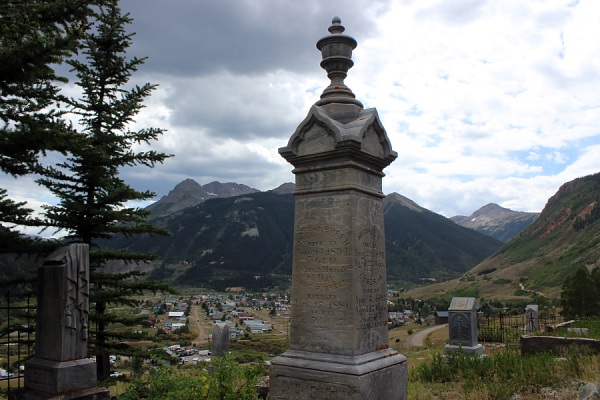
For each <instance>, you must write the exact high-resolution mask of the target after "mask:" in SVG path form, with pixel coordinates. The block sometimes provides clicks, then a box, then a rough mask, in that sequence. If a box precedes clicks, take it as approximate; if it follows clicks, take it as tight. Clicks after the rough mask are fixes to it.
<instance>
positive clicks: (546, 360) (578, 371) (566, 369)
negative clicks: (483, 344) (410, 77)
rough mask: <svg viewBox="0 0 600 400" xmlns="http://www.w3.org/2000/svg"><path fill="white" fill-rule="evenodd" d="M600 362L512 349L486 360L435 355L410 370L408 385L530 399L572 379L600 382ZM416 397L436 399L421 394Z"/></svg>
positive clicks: (456, 395)
mask: <svg viewBox="0 0 600 400" xmlns="http://www.w3.org/2000/svg"><path fill="white" fill-rule="evenodd" d="M598 363H599V361H598V357H597V356H595V355H585V354H580V353H571V354H567V355H566V357H564V358H562V359H557V358H555V357H553V356H552V355H550V354H546V353H540V354H535V355H531V356H521V355H520V353H519V351H518V350H510V349H505V350H501V351H497V352H495V353H492V354H490V355H488V356H486V357H474V356H472V355H469V354H464V353H458V352H457V353H454V354H452V355H450V356H448V357H447V358H446V357H444V356H442V355H441V354H439V353H434V354H433V356H432V357H431V358H430V359H429V360H427V361H425V362H423V363H421V364H420V365H419V366H417V367H416V368H414V369H412V370H411V371H410V374H409V379H410V383H409V386H410V385H412V384H415V385H417V386H420V387H421V392H422V393H423V392H424V390H423V388H424V387H425V386H427V385H430V387H431V389H432V390H433V391H435V387H436V386H435V385H437V384H440V383H443V384H447V391H448V390H453V391H455V393H454V394H453V397H454V398H477V399H509V398H511V396H513V395H514V394H515V393H519V394H520V395H521V396H525V397H526V398H527V397H528V396H532V395H535V394H537V393H539V390H540V389H541V388H543V387H552V388H561V387H568V385H569V384H570V383H571V382H572V381H573V380H578V379H583V380H586V379H592V380H593V379H597V377H598ZM450 388H451V389H450ZM446 394H448V392H446ZM415 398H437V397H431V396H430V397H427V396H425V395H423V394H422V395H421V396H416V397H415ZM444 398H446V397H444ZM447 398H450V397H447ZM532 398H537V397H532Z"/></svg>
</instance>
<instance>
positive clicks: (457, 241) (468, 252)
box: [106, 180, 502, 290]
mask: <svg viewBox="0 0 600 400" xmlns="http://www.w3.org/2000/svg"><path fill="white" fill-rule="evenodd" d="M233 187H237V188H239V187H243V188H248V187H247V186H245V185H237V186H233ZM204 188H206V186H204ZM293 189H294V185H293V184H290V183H286V184H283V185H281V186H280V187H278V188H276V189H273V190H270V191H266V192H258V191H257V192H256V193H245V194H241V195H238V196H229V197H221V198H211V200H210V201H201V202H200V203H197V201H198V196H199V194H198V193H200V194H203V191H201V190H200V185H198V184H197V183H196V182H194V181H192V180H186V181H184V182H182V183H181V184H179V185H177V187H176V188H175V189H173V190H172V191H171V192H170V193H169V195H168V196H166V199H165V198H163V199H161V202H162V203H161V204H162V207H164V210H167V211H168V210H169V208H168V207H169V206H172V205H174V204H175V205H177V206H179V208H175V207H174V208H172V209H175V210H177V211H175V212H171V213H169V212H164V213H163V214H162V216H159V217H157V218H155V219H154V220H153V221H152V222H153V223H155V224H157V225H159V226H161V227H163V228H166V229H168V230H169V231H171V232H172V234H173V235H172V236H170V237H162V236H150V235H144V236H140V237H132V238H124V237H120V238H115V239H113V241H111V242H110V243H106V245H108V246H111V247H116V248H122V247H125V248H128V249H130V250H132V251H147V250H148V249H151V250H152V251H153V252H155V253H156V254H157V255H159V256H160V257H161V260H160V261H158V262H156V263H154V264H153V265H151V266H148V267H149V268H148V269H147V271H148V272H149V273H150V275H149V276H150V278H154V279H168V280H170V281H172V282H173V283H174V284H176V285H178V286H194V287H201V286H202V287H210V288H214V289H217V290H224V289H225V288H227V287H237V286H242V287H245V288H247V289H259V288H264V287H268V286H284V287H285V286H286V285H289V283H290V278H291V270H292V252H293V236H294V203H295V199H294V196H292V195H291V194H290V193H291V192H292V191H293ZM212 193H214V192H212ZM228 193H229V192H227V193H225V194H228ZM221 194H223V193H221ZM204 196H205V197H206V195H204ZM195 202H196V203H197V204H196V205H193V204H195ZM183 204H185V205H188V206H187V207H185V208H183ZM159 205H160V204H159ZM190 205H193V206H190ZM383 207H384V219H385V235H386V251H387V265H388V276H389V277H390V278H391V280H389V281H388V282H396V283H398V284H400V285H404V284H406V283H407V282H415V281H419V280H420V279H423V278H426V279H433V280H436V279H437V280H443V279H449V278H451V277H455V276H457V275H459V274H462V273H463V272H465V271H467V270H469V269H470V268H472V267H473V266H475V265H476V264H477V263H479V262H480V261H481V260H482V259H484V258H485V257H487V256H489V255H490V254H492V253H493V252H494V251H496V250H497V249H498V248H499V247H500V246H501V245H502V243H501V242H499V241H497V240H495V239H493V238H490V237H489V236H486V235H483V234H481V233H478V232H475V231H473V230H471V229H467V228H463V227H461V226H459V225H457V224H455V223H453V222H452V221H450V220H449V219H448V218H445V217H443V216H441V215H439V214H436V213H434V212H431V211H429V210H427V209H425V208H423V207H420V206H419V205H418V204H416V203H415V202H413V201H412V200H410V199H408V198H406V197H404V196H402V195H400V194H398V193H392V194H390V195H389V196H387V197H385V198H384V206H383ZM114 267H115V268H116V269H117V270H118V269H119V268H130V267H129V266H119V265H114Z"/></svg>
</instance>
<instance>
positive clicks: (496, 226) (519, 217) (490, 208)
mask: <svg viewBox="0 0 600 400" xmlns="http://www.w3.org/2000/svg"><path fill="white" fill-rule="evenodd" d="M538 216H539V213H528V212H522V211H513V210H511V209H508V208H504V207H501V206H499V205H498V204H495V203H489V204H486V205H485V206H483V207H481V208H480V209H478V210H477V211H475V212H474V213H473V214H471V215H470V216H464V215H457V216H455V217H452V218H450V219H451V220H452V221H454V222H455V223H457V224H458V225H461V226H464V227H465V228H470V229H474V230H476V231H478V232H481V233H484V234H486V235H489V236H492V237H494V238H496V239H498V240H502V241H503V242H508V241H509V240H510V239H512V238H513V237H514V236H516V235H517V234H519V233H520V232H521V231H523V229H525V228H526V227H527V226H529V225H530V224H531V223H532V222H533V221H535V220H536V219H537V217H538Z"/></svg>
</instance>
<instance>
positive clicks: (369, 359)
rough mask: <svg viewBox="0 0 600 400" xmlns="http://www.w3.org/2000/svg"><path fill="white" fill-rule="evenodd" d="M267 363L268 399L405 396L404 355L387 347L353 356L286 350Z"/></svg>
mask: <svg viewBox="0 0 600 400" xmlns="http://www.w3.org/2000/svg"><path fill="white" fill-rule="evenodd" d="M271 363H272V365H273V366H272V367H271V381H270V388H269V399H271V400H288V399H298V400H305V399H306V400H309V399H310V400H315V399H328V400H363V399H372V400H376V399H386V400H405V399H407V398H408V393H407V388H408V383H407V382H408V375H407V366H406V357H404V356H403V355H401V354H398V353H396V352H395V351H393V350H391V349H385V350H378V351H374V352H371V353H368V354H363V355H361V356H356V357H350V356H341V355H336V354H325V353H312V352H305V351H295V350H288V351H286V352H285V353H283V354H282V355H281V356H280V357H277V358H275V359H273V360H272V361H271Z"/></svg>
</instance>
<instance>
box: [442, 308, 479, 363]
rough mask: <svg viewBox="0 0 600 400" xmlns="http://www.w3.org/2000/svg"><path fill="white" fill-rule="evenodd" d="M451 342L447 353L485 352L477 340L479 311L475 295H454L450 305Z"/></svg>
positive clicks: (446, 349)
mask: <svg viewBox="0 0 600 400" xmlns="http://www.w3.org/2000/svg"><path fill="white" fill-rule="evenodd" d="M448 330H449V337H450V338H449V339H450V340H449V342H450V343H449V344H447V345H446V346H445V348H444V352H445V353H446V354H448V353H450V352H453V351H462V352H464V353H470V354H475V355H482V354H483V346H482V345H481V344H479V343H478V342H477V311H476V309H475V298H474V297H453V298H452V301H451V302H450V307H448Z"/></svg>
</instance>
